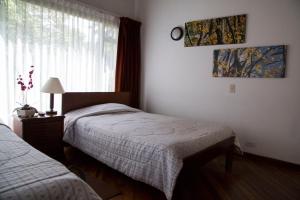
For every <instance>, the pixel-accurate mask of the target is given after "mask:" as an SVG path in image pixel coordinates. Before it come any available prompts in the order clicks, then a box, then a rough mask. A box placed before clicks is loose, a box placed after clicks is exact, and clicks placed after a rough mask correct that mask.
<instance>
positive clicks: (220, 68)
mask: <svg viewBox="0 0 300 200" xmlns="http://www.w3.org/2000/svg"><path fill="white" fill-rule="evenodd" d="M286 49H287V46H286V45H277V46H263V47H246V48H234V49H217V50H214V68H213V76H214V77H242V78H283V77H285V68H286Z"/></svg>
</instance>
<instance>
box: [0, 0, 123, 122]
mask: <svg viewBox="0 0 300 200" xmlns="http://www.w3.org/2000/svg"><path fill="white" fill-rule="evenodd" d="M118 23H119V19H118V18H117V17H114V16H111V15H109V14H104V13H101V12H100V11H99V10H96V9H94V8H92V7H89V6H86V5H84V4H81V3H79V2H77V1H74V0H0V95H1V96H0V118H4V120H5V121H7V120H8V117H9V116H11V113H12V111H13V109H14V108H15V107H17V106H18V105H17V104H16V102H18V101H20V95H21V91H20V89H19V87H18V85H17V82H16V78H17V76H18V74H24V75H25V77H26V76H27V73H28V70H29V67H30V66H31V65H33V66H35V72H34V74H33V85H34V87H33V89H32V90H30V91H29V92H28V104H30V105H32V106H35V107H37V108H38V109H39V110H43V111H45V110H46V109H47V108H48V103H49V97H48V95H46V94H42V93H40V88H41V86H42V85H43V84H44V83H45V82H46V80H47V79H48V78H49V77H51V76H55V77H58V78H60V80H61V82H62V84H63V86H64V88H65V90H66V91H113V90H114V82H115V65H116V51H117V38H118ZM56 96H57V95H56ZM58 102H59V99H56V103H58ZM56 106H57V105H56ZM56 109H58V110H59V108H56Z"/></svg>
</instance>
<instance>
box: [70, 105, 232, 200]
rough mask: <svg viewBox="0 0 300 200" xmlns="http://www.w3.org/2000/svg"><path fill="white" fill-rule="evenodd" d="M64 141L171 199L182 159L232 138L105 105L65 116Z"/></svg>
mask: <svg viewBox="0 0 300 200" xmlns="http://www.w3.org/2000/svg"><path fill="white" fill-rule="evenodd" d="M65 122H66V123H65V135H64V141H65V142H67V143H69V144H71V145H72V146H75V147H77V148H78V149H80V150H82V151H83V152H85V153H87V154H88V155H90V156H92V157H94V158H96V159H98V160H99V161H101V162H103V163H105V164H107V165H108V166H110V167H112V168H114V169H116V170H118V171H120V172H122V173H124V174H126V175H127V176H129V177H131V178H133V179H136V180H138V181H142V182H144V183H147V184H150V185H152V186H154V187H155V188H157V189H159V190H161V191H163V192H164V193H165V195H166V197H167V199H171V198H172V193H173V189H174V187H175V183H176V179H177V176H178V175H179V172H180V170H181V168H182V166H183V158H185V157H187V156H190V155H193V154H194V153H197V152H199V151H201V150H203V149H205V148H207V147H209V146H211V145H214V144H216V143H218V142H220V141H222V140H224V139H226V138H229V137H231V136H233V132H232V130H231V129H229V128H227V127H222V126H219V125H216V124H214V123H201V122H199V121H192V120H183V119H177V118H173V117H167V116H163V115H157V114H150V113H146V112H142V111H140V110H137V109H133V108H131V107H128V106H125V105H121V104H102V105H97V106H92V107H88V108H83V109H79V110H76V111H72V112H69V113H67V114H66V120H65Z"/></svg>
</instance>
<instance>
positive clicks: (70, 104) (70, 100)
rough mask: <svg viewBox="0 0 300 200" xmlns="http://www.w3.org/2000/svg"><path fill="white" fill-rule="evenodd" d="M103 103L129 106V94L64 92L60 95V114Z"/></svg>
mask: <svg viewBox="0 0 300 200" xmlns="http://www.w3.org/2000/svg"><path fill="white" fill-rule="evenodd" d="M103 103H121V104H125V105H130V93H129V92H66V93H64V94H62V104H61V107H62V109H61V111H62V114H66V113H67V112H69V111H71V110H75V109H79V108H83V107H87V106H92V105H97V104H103Z"/></svg>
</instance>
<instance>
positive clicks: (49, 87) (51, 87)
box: [41, 77, 65, 94]
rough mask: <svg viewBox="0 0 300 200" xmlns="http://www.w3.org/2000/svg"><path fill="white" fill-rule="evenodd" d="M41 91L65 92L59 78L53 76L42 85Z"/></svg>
mask: <svg viewBox="0 0 300 200" xmlns="http://www.w3.org/2000/svg"><path fill="white" fill-rule="evenodd" d="M41 92H44V93H54V94H62V93H64V92H65V90H64V88H63V86H62V85H61V83H60V80H59V79H58V78H55V77H50V78H49V79H48V81H47V82H46V83H45V85H44V86H43V87H42V89H41Z"/></svg>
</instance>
